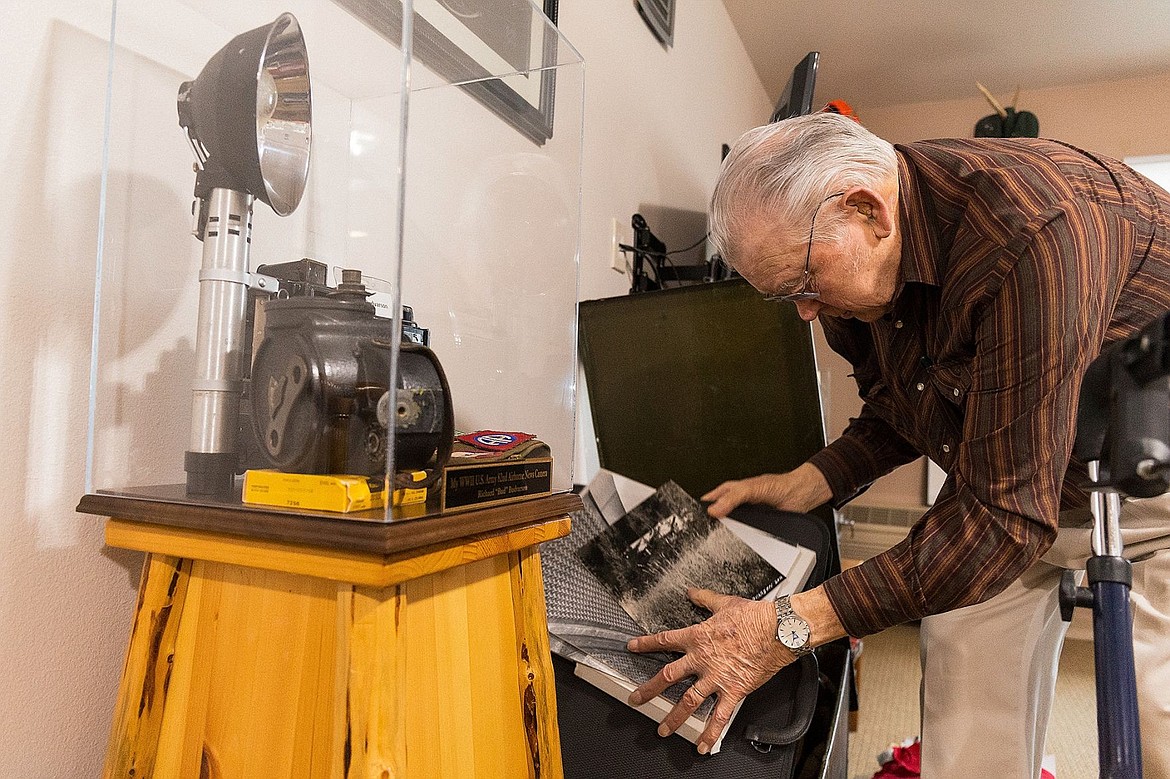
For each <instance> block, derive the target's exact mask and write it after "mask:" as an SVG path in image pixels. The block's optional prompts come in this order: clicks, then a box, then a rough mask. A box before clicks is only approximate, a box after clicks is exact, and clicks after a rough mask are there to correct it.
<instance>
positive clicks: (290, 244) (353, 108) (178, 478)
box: [87, 0, 584, 521]
mask: <svg viewBox="0 0 1170 779" xmlns="http://www.w3.org/2000/svg"><path fill="white" fill-rule="evenodd" d="M115 9H116V10H115V19H114V20H113V24H112V27H111V30H112V38H113V41H112V45H111V50H110V68H111V77H110V83H109V90H110V92H109V103H108V106H109V114H108V121H107V130H106V144H105V159H104V161H103V187H102V193H103V195H102V200H101V203H102V205H101V210H102V214H101V220H102V228H101V233H100V235H101V238H100V246H99V250H98V255H97V271H96V282H97V285H96V297H95V315H94V352H93V361H92V369H91V377H90V392H91V404H90V418H89V438H88V458H87V462H88V473H87V490H88V491H89V492H91V493H103V494H108V493H113V494H115V495H124V496H128V497H139V496H142V497H146V498H148V499H154V500H164V501H167V502H174V503H178V504H185V503H194V504H197V505H198V504H204V503H211V504H215V505H223V504H225V503H226V504H229V505H231V504H233V502H234V503H236V504H238V503H239V501H240V496H239V492H240V481H241V479H240V477H239V476H235V477H234V478H233V477H231V476H229V480H230V485H231V487H230V488H229V490H228V491H227V492H225V491H224V489H223V487H222V479H221V478H220V477H221V476H222V474H223V472H224V470H225V467H226V469H227V470H229V471H238V470H242V469H243V468H245V467H257V468H276V469H278V470H287V471H297V470H300V469H305V470H311V469H312V468H314V467H315V468H318V469H319V470H320V469H321V467H322V466H321V463H328V464H329V467H328V469H327V471H328V472H331V473H337V472H347V469H344V468H341V467H339V466H338V465H337V463H345V464H352V463H354V462H358V461H360V462H363V463H366V464H369V463H371V462H373V463H378V459H377V458H378V456H379V454H380V455H381V457H382V458H383V459H382V462H384V463H385V465H384V466H381V468H382V470H378V469H377V468H376V467H375V466H371V469H374V470H377V473H378V475H379V476H380V475H382V474H385V476H386V478H387V482H388V483H389V484H390V485H397V486H405V485H408V484H410V482H411V479H422V480H423V482H424V483H427V482H428V481H429V480H431V479H432V477H433V476H434V474H435V471H436V468H435V467H434V466H435V464H436V463H437V462H439V461H441V459H442V458H443V457H444V455H445V450H446V449H448V448H449V447H450V434H451V432H452V431H456V432H470V431H480V430H493V431H505V432H523V433H527V434H531V435H534V436H536V437H538V438H539V439H541V440H543V441H544V442H545V443H547V444H548V446H549V449H550V450H551V457H552V464H551V479H550V485H551V490H552V491H553V492H560V491H566V490H568V489H569V488H570V487H571V483H572V473H573V467H572V456H573V440H574V424H575V419H574V416H575V405H576V403H575V390H576V387H575V381H576V380H575V377H576V298H577V260H578V246H579V220H580V176H581V133H582V115H583V99H584V65H583V62H582V61H581V58H580V56H579V54H578V53H577V52H576V51H575V50H574V49H573V47H572V46H571V45H570V44H569V43H568V42H567V41H566V40H565V39H564V37H563V36H562V35H561V34H560V33H559V31H558V30H557V28H556V27H555V25H554V24H553V23H552V22H550V21H549V19H548V18H547V16H546V15H545V14H544V13H543V12H542V9H541V8H540V7H538V6H537V5H534V4H533V3H532V2H530V0H414V2H413V3H412V2H411V0H401V1H400V0H331V1H330V0H281V2H273V1H272V0H255V1H254V2H249V3H239V2H235V1H233V0H150V1H149V2H147V1H146V0H119V2H118V3H117V4H115ZM285 14H291V17H290V16H285ZM290 20H291V21H290ZM298 31H299V35H300V36H301V37H303V49H302V47H301V46H302V45H301V43H300V40H299V38H298ZM245 34H246V35H245ZM306 60H307V65H306ZM306 84H307V85H308V88H307V89H306ZM181 92H182V94H180V93H181ZM253 100H255V103H254V104H253V103H252V102H251V101H253ZM306 120H307V124H308V127H307V128H306ZM180 121H182V122H183V123H184V124H185V125H186V128H188V129H184V127H181V126H180ZM191 137H194V141H192V140H191ZM310 137H311V141H310ZM306 147H307V149H308V162H307V177H305V176H302V175H301V174H302V172H303V171H304V170H305V165H306V163H305V150H306ZM197 158H198V159H199V163H200V164H199V165H196V166H195V167H193V165H194V164H195V163H196V161H197ZM200 166H201V167H202V171H200V170H198V168H199V167H200ZM193 192H196V196H195V197H193V195H192V193H193ZM193 201H194V204H193ZM249 203H250V204H251V219H250V233H249V225H248V213H247V212H248V205H249ZM280 214H284V215H280ZM237 218H238V219H237ZM224 225H226V226H227V230H226V232H225V230H224V229H223V227H224ZM193 232H195V233H199V234H200V235H201V236H202V238H200V237H197V236H196V235H194V234H193ZM305 259H309V260H312V261H313V263H312V264H305V263H302V262H301V261H302V260H305ZM243 262H246V267H245V266H244V265H243ZM274 266H276V269H275V270H274ZM343 269H344V270H348V271H355V270H356V271H360V273H361V278H360V283H361V284H362V285H363V286H364V287H365V291H364V292H363V291H361V290H356V288H353V287H351V286H348V285H352V284H353V283H354V281H355V277H354V276H353V275H352V274H348V275H347V277H346V279H344V280H343V278H342V270H343ZM326 288H327V289H326ZM310 291H311V292H312V293H313V294H311V295H310V294H309V292H310ZM322 300H326V301H330V302H326V303H321V301H322ZM337 301H342V302H341V303H337ZM318 304H319V305H318ZM369 304H372V309H371V310H374V311H376V312H377V313H378V314H380V315H383V316H382V317H381V318H380V320H379V321H376V322H375V323H374V324H372V325H371V324H370V323H369V320H368V319H367V318H366V313H365V312H366V311H367V309H366V308H363V307H364V306H369ZM347 306H348V308H347ZM403 306H408V307H409V309H410V311H411V312H412V313H413V320H414V321H413V326H412V323H411V322H410V321H407V320H405V319H404V316H403ZM306 309H308V310H309V313H308V314H306V313H305V311H306ZM342 309H344V310H342ZM274 312H276V313H274ZM355 312H357V313H355ZM369 316H370V317H373V314H369ZM350 317H356V319H355V320H354V322H356V324H354V323H351V320H350ZM359 320H360V321H359ZM424 330H425V331H426V335H427V343H428V344H429V351H428V350H426V349H419V348H418V347H417V346H415V345H413V344H409V345H405V346H403V345H402V344H403V343H404V342H403V341H402V340H401V339H400V338H399V337H398V334H399V333H402V332H404V331H405V332H407V333H408V334H410V335H411V337H412V338H415V339H416V340H417V339H419V338H421V337H422V336H421V332H422V331H424ZM280 339H283V340H280ZM270 341H271V342H273V343H276V342H279V344H280V345H279V346H270V344H269V342H270ZM266 349H267V350H269V351H268V352H265V350H266ZM262 353H263V354H266V355H267V357H266V358H265V359H267V362H265V363H264V365H263V366H261V365H260V362H261V354H262ZM379 402H380V404H381V408H380V409H379ZM448 402H449V408H448V406H447V404H448ZM266 415H267V416H266ZM448 415H449V416H450V418H447V417H448ZM440 417H441V418H442V419H440V420H439V421H440V422H441V424H439V423H436V422H435V420H436V419H439V418H440ZM420 418H421V419H422V421H420ZM355 420H357V421H355ZM427 420H430V421H429V422H428V421H427ZM381 422H384V423H385V431H384V432H382V430H381V428H379V427H378V425H379V424H380V423H381ZM379 434H380V435H381V437H380V438H379ZM233 436H234V439H233ZM286 444H289V446H288V447H287V449H284V450H282V449H281V447H283V446H285V445H286ZM266 448H267V451H268V454H267V455H265V454H263V452H261V454H259V455H257V454H256V450H265V449H266ZM379 450H380V451H379ZM274 452H276V454H274ZM289 452H293V453H296V452H300V454H299V455H297V456H296V457H294V456H292V455H289V456H288V457H285V459H283V460H282V459H280V457H284V456H285V455H286V454H288V453H289ZM192 453H194V454H195V455H196V456H195V457H194V458H192V456H191V455H192ZM432 453H433V454H432ZM278 454H279V456H278ZM306 457H307V458H308V459H305V458H306ZM298 458H299V459H298ZM314 458H316V459H314ZM323 458H324V459H323ZM355 458H356V459H355ZM362 458H364V459H362ZM310 460H311V461H312V462H313V463H315V464H314V465H312V466H306V465H305V463H308V462H309V461H310ZM237 461H238V462H239V463H240V467H239V468H236V467H235V463H236V462H237ZM226 462H231V465H228V466H225V465H224V463H226ZM208 469H209V470H210V473H211V476H210V477H208V476H207V475H206V471H208ZM193 472H194V473H195V474H196V475H195V476H192V473H193ZM407 474H414V475H412V476H409V477H408V476H407ZM419 474H423V475H419ZM193 483H196V484H197V487H195V488H194V490H193V488H192V484H193ZM213 483H214V485H215V486H211V487H209V486H208V485H209V484H213ZM436 492H437V489H436V485H432V497H433V496H434V494H435V493H436ZM388 503H389V501H388ZM441 510H442V509H441V507H440V506H439V505H438V504H437V503H436V501H435V500H433V499H432V500H431V501H430V502H428V503H427V504H417V505H414V506H405V507H397V508H391V507H388V508H387V509H386V510H385V511H384V512H383V511H380V510H378V511H367V512H361V513H351V514H337V515H336V516H337V517H338V519H364V520H373V521H386V520H390V519H395V518H405V517H412V518H413V517H418V516H429V515H432V514H435V513H438V512H440V511H441Z"/></svg>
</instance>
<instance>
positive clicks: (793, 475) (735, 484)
mask: <svg viewBox="0 0 1170 779" xmlns="http://www.w3.org/2000/svg"><path fill="white" fill-rule="evenodd" d="M832 496H833V495H832V491H831V490H830V489H829V483H828V482H827V481H825V477H824V475H823V474H822V473H821V472H820V470H818V469H817V468H816V466H813V465H809V464H808V463H805V464H804V465H802V466H800V467H799V468H797V469H795V470H792V471H789V472H788V473H765V474H762V475H760V476H753V477H751V478H750V479H739V480H737V481H725V482H723V483H722V484H720V485H719V486H718V487H716V488H715V489H713V490H711V491H710V492H708V493H707V494H706V495H704V496H703V498H702V499H703V500H705V501H713V503H712V504H711V505H710V506H709V507H708V508H707V512H708V513H709V514H710V515H711V516H713V517H725V516H727V514H728V513H729V512H730V511H731V510H732V509H734V508H735V507H736V506H738V505H740V504H742V503H763V504H764V505H767V506H772V507H773V508H777V509H780V510H782V511H797V512H806V511H811V510H812V509H814V508H816V507H817V506H819V505H821V504H822V503H824V502H825V501H827V500H829V499H830V498H831V497H832Z"/></svg>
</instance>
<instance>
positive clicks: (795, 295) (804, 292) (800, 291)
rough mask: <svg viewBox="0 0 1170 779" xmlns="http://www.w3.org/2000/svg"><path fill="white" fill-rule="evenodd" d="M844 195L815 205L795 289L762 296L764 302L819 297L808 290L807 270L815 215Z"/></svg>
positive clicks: (838, 194) (785, 301)
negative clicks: (824, 206)
mask: <svg viewBox="0 0 1170 779" xmlns="http://www.w3.org/2000/svg"><path fill="white" fill-rule="evenodd" d="M844 194H845V193H844V192H837V193H834V194H832V195H829V196H828V197H827V198H825V199H824V200H822V201H821V202H819V203H817V207H816V210H814V211H813V215H812V224H810V225H809V227H808V251H807V252H805V255H804V275H803V276H802V277H801V279H800V283H799V284H798V285H797V287H796V289H795V290H793V291H792V292H777V293H774V294H771V295H764V300H768V301H772V302H779V303H794V302H796V301H798V300H816V299H817V298H818V297H820V295H821V293H819V292H817V291H816V289H815V288H812V289H810V288H809V287H810V285H811V284H812V271H810V270H809V263H811V262H812V241H813V232H814V231H815V230H816V228H817V214H819V213H820V212H821V206H823V205H824V204H825V203H828V202H829V201H830V200H832V199H833V198H835V197H841V196H842V195H844Z"/></svg>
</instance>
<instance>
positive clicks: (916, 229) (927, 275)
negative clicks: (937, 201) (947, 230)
mask: <svg viewBox="0 0 1170 779" xmlns="http://www.w3.org/2000/svg"><path fill="white" fill-rule="evenodd" d="M894 152H895V153H896V154H897V155H898V227H899V228H900V229H901V231H902V258H901V260H902V261H901V267H902V283H903V284H906V283H908V282H918V283H921V284H931V285H934V286H937V285H938V269H937V267H936V264H935V263H936V260H937V258H938V250H939V248H938V247H939V238H938V233H937V232H936V231H935V229H934V226H935V225H936V224H937V222H936V220H935V219H934V215H933V209H932V208H931V206H930V203H928V202H927V200H926V199H925V198H924V197H923V192H922V187H921V186H920V184H919V181H918V176H917V174H916V172H915V170H914V163H913V162H912V161H911V159H910V158H909V157H908V156H907V155H906V153H905V152H904V151H903V150H902V148H901V147H899V146H895V147H894ZM900 292H901V290H900V289H899V293H900Z"/></svg>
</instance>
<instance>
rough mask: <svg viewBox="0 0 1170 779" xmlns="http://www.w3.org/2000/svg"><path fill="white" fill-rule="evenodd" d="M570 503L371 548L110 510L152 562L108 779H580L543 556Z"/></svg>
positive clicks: (391, 532)
mask: <svg viewBox="0 0 1170 779" xmlns="http://www.w3.org/2000/svg"><path fill="white" fill-rule="evenodd" d="M87 497H89V496H87ZM559 497H560V498H561V499H560V500H556V498H558V496H553V499H543V500H544V501H545V503H546V505H545V506H544V507H542V508H537V509H533V508H532V506H528V505H526V506H525V507H524V510H523V511H521V512H519V513H520V515H521V516H519V517H518V520H517V522H516V523H510V522H508V521H506V520H501V519H500V517H504V516H506V513H507V512H508V509H509V507H507V506H504V507H498V508H495V509H493V511H494V512H495V514H494V515H493V516H495V517H496V519H495V521H494V522H488V523H487V525H488V526H493V525H494V526H495V527H493V529H491V530H488V531H484V532H477V533H474V534H471V535H459V528H460V527H461V524H460V523H459V522H458V521H456V522H454V523H452V522H448V523H447V525H448V526H449V527H450V528H451V529H450V530H448V531H441V532H439V533H438V535H437V536H436V535H435V531H433V530H428V531H427V532H424V533H419V532H417V531H416V530H411V531H410V532H409V533H407V534H406V535H405V536H404V535H403V534H402V533H398V535H395V533H396V532H397V531H396V530H395V529H394V528H389V527H386V526H382V527H378V526H377V525H376V524H371V525H370V527H371V528H372V529H371V530H370V531H369V532H370V533H371V534H373V535H375V536H377V538H378V539H379V540H378V541H377V542H376V543H374V542H368V543H365V544H351V545H350V546H363V545H364V546H365V547H366V549H364V550H363V549H353V548H350V549H338V548H336V547H335V546H332V545H329V544H325V543H319V544H312V543H303V542H299V543H292V542H289V541H286V540H280V539H275V538H258V537H255V536H252V535H248V534H247V533H246V531H245V532H244V533H242V534H241V533H239V532H237V533H229V532H223V531H222V530H219V529H208V527H209V526H214V524H215V523H201V524H202V525H203V527H190V526H188V527H181V526H178V525H182V524H188V525H190V524H200V523H182V522H179V523H175V522H170V523H155V522H151V521H144V519H143V515H149V513H150V512H149V510H146V511H140V512H137V515H136V516H135V517H134V518H126V517H123V516H118V515H117V514H114V513H113V512H111V516H112V518H110V519H108V520H107V522H106V542H107V543H108V544H109V545H110V546H115V547H121V548H126V549H134V550H138V551H142V552H145V553H146V559H145V564H144V567H143V572H142V579H141V584H140V588H139V594H138V603H137V608H136V611H135V615H134V621H133V626H132V629H131V634H130V642H129V646H128V649H127V653H126V662H125V666H124V670H123V674H122V680H121V686H120V689H119V694H118V703H117V707H116V711H115V715H114V721H113V726H112V731H111V735H110V745H109V751H108V754H107V761H106V766H105V776H106V777H109V778H111V779H112V778H115V777H116V778H119V779H131V778H133V779H145V778H147V777H151V778H153V779H169V778H170V777H180V778H182V779H186V778H187V777H192V778H196V779H203V778H204V777H206V778H207V779H277V778H278V777H298V778H299V777H304V778H305V779H309V778H310V777H311V778H313V779H365V778H367V777H368V778H369V779H415V778H416V777H417V778H429V777H454V778H458V779H476V778H478V777H482V778H483V779H513V778H517V777H534V778H537V777H539V778H541V779H544V778H545V777H552V778H554V779H556V778H559V777H561V776H562V770H561V756H560V746H559V737H558V732H557V717H556V698H555V687H554V679H553V669H552V662H551V658H550V656H549V644H548V632H547V623H546V617H545V604H544V588H543V583H542V578H541V571H540V557H539V552H538V551H537V545H538V544H540V543H541V542H542V541H546V540H550V539H553V538H558V537H560V536H563V535H565V534H567V533H568V531H569V518H568V516H567V514H568V511H569V510H572V508H573V506H574V504H573V503H572V501H575V500H576V498H573V497H572V496H559ZM569 498H571V499H572V500H571V501H570V500H566V499H569ZM539 502H540V501H539V500H538V501H526V502H525V503H526V504H536V503H539ZM85 505H86V500H85V499H83V501H82V510H86V511H90V512H91V513H96V512H94V511H93V510H92V509H87V508H86V507H85ZM132 513H133V512H132ZM476 513H477V512H470V513H468V514H465V515H464V517H465V518H472V519H473V517H472V515H473V514H476ZM479 513H485V512H479ZM246 520H247V517H243V518H241V525H240V526H241V527H244V528H246V527H247V526H248V525H247V522H246ZM432 521H433V520H418V521H414V522H411V523H404V524H411V525H414V526H415V528H419V527H423V524H422V523H425V522H432ZM389 524H390V525H393V524H395V523H389ZM478 525H480V526H483V525H484V523H483V522H479V523H478ZM462 526H465V527H471V528H475V527H476V526H477V523H476V522H475V521H468V522H466V524H465V525H462ZM412 533H413V535H411V534H412ZM268 535H270V536H271V535H279V533H269V534H268ZM359 535H360V533H359ZM443 536H449V537H446V538H443ZM436 538H438V539H439V540H436ZM387 539H391V540H390V541H387ZM415 543H419V544H421V545H418V546H414V544H415ZM396 547H406V548H396ZM371 548H375V549H376V551H371V550H370V549H371ZM383 549H393V551H388V552H387V551H381V550H383Z"/></svg>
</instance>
